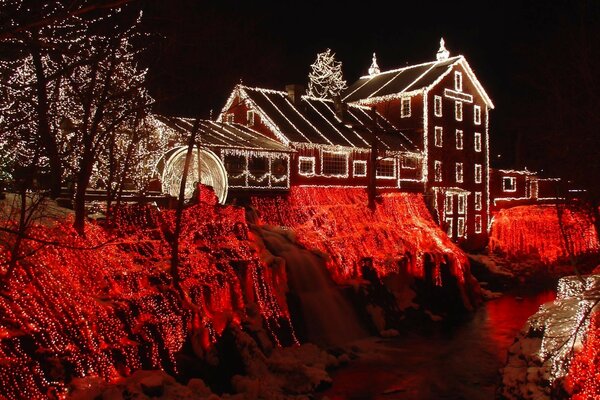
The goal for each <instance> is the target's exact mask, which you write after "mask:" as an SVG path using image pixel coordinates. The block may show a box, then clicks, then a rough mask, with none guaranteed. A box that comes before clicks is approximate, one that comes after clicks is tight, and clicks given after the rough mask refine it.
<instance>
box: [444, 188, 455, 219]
mask: <svg viewBox="0 0 600 400" xmlns="http://www.w3.org/2000/svg"><path fill="white" fill-rule="evenodd" d="M452 210H453V204H452V195H451V194H450V193H447V194H446V198H445V199H444V211H445V212H446V214H452Z"/></svg>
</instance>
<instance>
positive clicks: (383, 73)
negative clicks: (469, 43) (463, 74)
mask: <svg viewBox="0 0 600 400" xmlns="http://www.w3.org/2000/svg"><path fill="white" fill-rule="evenodd" d="M461 57H462V58H464V56H463V55H462V54H459V55H456V56H452V57H449V58H448V59H447V60H442V61H437V60H436V61H428V62H424V63H420V64H413V65H407V66H405V67H401V68H395V69H390V70H387V71H381V72H379V73H377V74H373V75H363V76H361V77H360V78H358V79H364V78H374V77H376V76H381V75H386V74H392V73H394V72H401V71H405V70H407V69H411V68H417V67H423V66H425V65H428V64H441V63H446V62H448V61H451V60H452V61H451V63H454V62H456V61H457V60H458V59H459V58H461Z"/></svg>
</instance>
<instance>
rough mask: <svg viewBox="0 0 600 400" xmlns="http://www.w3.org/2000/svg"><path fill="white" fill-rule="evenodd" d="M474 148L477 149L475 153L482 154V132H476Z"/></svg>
mask: <svg viewBox="0 0 600 400" xmlns="http://www.w3.org/2000/svg"><path fill="white" fill-rule="evenodd" d="M473 147H474V148H475V151H476V152H478V153H480V152H481V133H480V132H475V134H474V136H473Z"/></svg>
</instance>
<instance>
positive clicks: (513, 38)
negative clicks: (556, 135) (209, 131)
mask: <svg viewBox="0 0 600 400" xmlns="http://www.w3.org/2000/svg"><path fill="white" fill-rule="evenodd" d="M440 3H441V4H434V3H428V2H418V1H415V2H403V1H395V2H389V3H386V2H372V3H370V2H360V3H357V4H351V3H343V2H325V1H312V0H311V1H302V2H283V1H282V2H265V1H256V2H249V1H232V0H220V1H210V2H208V1H198V0H180V1H168V2H167V1H163V0H153V1H147V2H146V3H145V7H146V12H145V21H146V24H147V27H148V29H149V30H150V31H152V32H154V36H153V39H152V45H151V46H152V47H151V49H150V51H149V52H148V54H149V55H150V57H149V58H148V60H147V61H146V62H147V63H148V66H149V69H150V76H151V90H152V94H153V96H154V97H155V98H156V100H157V104H156V110H157V111H159V112H162V113H166V114H171V115H183V116H190V117H193V116H197V115H200V116H202V117H205V118H208V117H209V116H210V113H211V110H213V115H215V114H217V113H218V112H220V110H221V108H222V106H223V105H224V103H225V100H226V98H227V97H228V95H229V94H230V93H231V90H232V89H233V87H234V85H235V84H236V83H238V82H240V80H241V81H242V82H243V83H244V84H246V85H249V86H260V87H265V88H270V89H279V90H283V89H284V86H285V85H286V84H288V83H303V84H306V83H307V76H308V72H309V71H310V64H311V63H312V62H313V61H314V59H315V57H316V54H317V53H318V52H321V51H323V50H325V49H326V48H328V47H329V48H331V49H332V50H333V51H334V52H335V53H336V57H337V59H338V60H339V61H342V63H343V71H344V76H345V79H346V80H347V81H348V83H349V84H351V83H352V82H353V81H354V80H356V79H357V78H358V77H359V76H361V75H363V74H365V73H366V72H367V68H368V67H369V64H370V62H371V54H372V53H373V52H374V51H375V52H376V53H377V58H378V61H379V66H380V67H381V69H382V70H386V69H393V68H398V67H401V66H404V65H408V64H416V63H421V62H427V61H432V60H434V59H435V53H436V52H437V50H438V47H439V39H440V37H441V36H443V37H444V38H445V40H446V47H447V48H448V50H449V51H450V55H451V56H452V55H456V54H463V55H465V56H466V58H467V61H468V62H469V64H470V65H471V67H472V68H473V69H474V71H475V73H476V74H477V76H478V78H479V80H480V82H481V83H482V84H483V86H484V87H485V88H486V90H487V92H488V94H489V95H490V97H491V98H492V100H493V101H494V103H495V106H496V109H495V110H493V111H492V114H491V122H490V129H491V130H490V134H491V137H492V151H491V155H492V159H493V161H494V162H495V164H496V165H498V166H504V167H506V166H511V165H512V164H513V163H514V162H515V155H516V151H515V147H516V143H517V142H518V140H517V138H518V137H519V136H522V138H523V139H522V141H523V144H524V146H527V145H529V147H531V143H527V140H528V133H529V132H530V131H531V130H532V129H536V125H535V122H533V123H531V122H530V121H528V118H527V115H528V114H529V113H531V112H532V110H533V113H538V115H541V114H543V113H544V112H547V110H544V108H543V105H542V104H541V103H540V102H539V101H538V99H539V97H540V91H539V87H536V85H539V83H537V84H534V83H533V82H534V81H536V79H535V78H536V76H539V74H540V70H541V69H542V70H543V69H544V67H545V63H547V60H548V59H550V60H553V61H552V62H563V61H564V60H562V59H561V57H559V55H558V54H556V55H555V54H552V52H553V47H552V42H553V41H554V40H563V39H564V38H563V39H561V37H562V36H561V35H562V32H563V31H564V29H565V26H568V25H569V24H572V23H573V21H574V20H575V19H576V18H577V15H578V14H577V7H576V6H573V5H572V3H571V2H566V1H565V2H560V3H559V4H546V3H551V2H542V1H537V2H533V1H524V2H514V1H495V2H489V4H488V2H481V1H478V2H460V3H459V2H448V1H444V2H440ZM392 5H394V6H395V7H393V6H392ZM545 60H546V61H545ZM537 82H539V79H538V80H537ZM538 103H540V104H539V105H538ZM498 154H501V155H502V157H501V158H498V157H497V155H498ZM522 161H523V164H522V166H524V165H526V161H527V160H526V157H524V160H522Z"/></svg>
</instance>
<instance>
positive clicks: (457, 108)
mask: <svg viewBox="0 0 600 400" xmlns="http://www.w3.org/2000/svg"><path fill="white" fill-rule="evenodd" d="M462 111H463V110H462V101H455V102H454V117H455V118H456V120H457V121H462Z"/></svg>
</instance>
